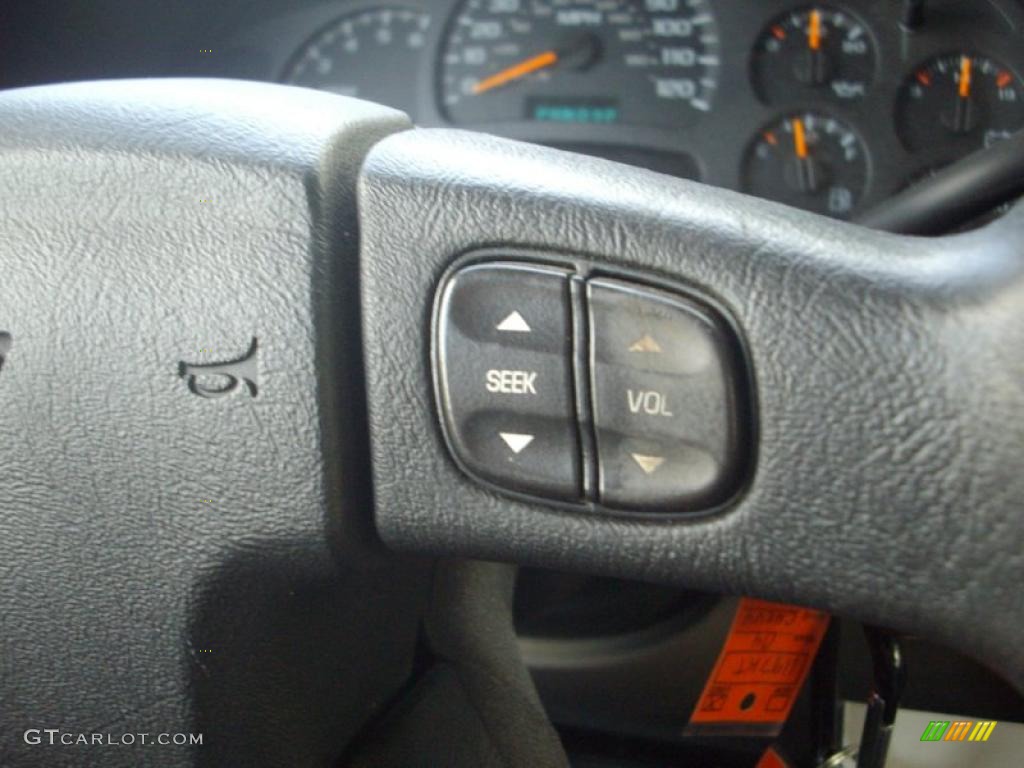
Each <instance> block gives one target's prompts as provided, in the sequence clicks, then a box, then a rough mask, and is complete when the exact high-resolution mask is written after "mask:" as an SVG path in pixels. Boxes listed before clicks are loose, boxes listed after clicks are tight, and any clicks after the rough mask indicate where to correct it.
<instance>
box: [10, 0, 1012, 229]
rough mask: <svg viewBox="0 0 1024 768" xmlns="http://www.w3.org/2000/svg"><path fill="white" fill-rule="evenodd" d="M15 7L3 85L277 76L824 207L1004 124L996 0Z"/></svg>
mask: <svg viewBox="0 0 1024 768" xmlns="http://www.w3.org/2000/svg"><path fill="white" fill-rule="evenodd" d="M26 5H31V7H32V8H34V9H35V10H32V9H29V10H24V9H20V10H19V9H15V10H8V11H7V14H8V16H10V18H7V19H5V23H6V26H7V28H8V29H13V30H14V35H13V38H12V44H11V45H10V46H8V49H7V58H6V60H4V59H3V57H2V54H0V63H2V64H3V70H2V72H3V76H4V77H5V78H6V80H7V81H8V82H7V83H5V84H7V85H17V84H29V83H32V82H46V81H49V80H62V79H63V80H69V79H84V78H88V77H97V76H98V77H111V76H113V77H126V76H139V75H176V74H187V75H193V76H194V75H211V76H230V77H242V78H247V79H258V80H271V81H280V82H288V83H294V84H297V85H301V86H307V87H311V88H318V89H324V90H330V91H335V92H338V93H343V94H348V95H353V96H359V97H362V98H366V99H370V100H373V101H379V102H382V103H384V104H388V105H392V106H395V107H397V108H399V109H402V110H404V111H406V112H407V113H409V115H410V116H411V117H412V118H413V120H414V121H415V122H416V123H417V124H419V125H422V126H444V127H459V128H464V129H468V130H475V131H486V132H489V133H493V134H497V135H501V136H506V137H510V138H514V139H520V140H524V141H530V142H538V143H543V144H547V145H551V146H555V147H559V148H563V149H568V150H572V151H577V152H582V153H585V154H592V155H597V156H602V157H606V158H609V159H613V160H617V161H620V162H625V163H629V164H632V165H638V166H642V167H646V168H649V169H652V170H655V171H659V172H662V173H667V174H670V175H674V176H680V177H684V178H690V179H694V180H699V181H702V182H705V183H708V184H713V185H716V186H721V187H726V188H730V189H736V190H741V191H745V192H749V193H751V194H754V195H758V196H761V197H765V198H770V199H774V200H779V201H781V202H785V203H787V204H789V205H794V206H797V207H801V208H805V209H808V210H812V211H816V212H818V213H822V214H825V215H829V216H834V217H837V218H855V217H856V215H857V214H858V212H860V211H863V210H866V209H868V208H870V207H872V206H875V205H878V204H879V203H881V202H882V201H884V200H885V199H886V198H888V197H890V196H892V195H893V194H895V193H897V192H899V191H900V190H902V189H903V188H905V187H906V186H908V185H909V184H912V183H913V182H914V181H916V180H919V179H921V178H924V177H925V176H927V175H928V174H930V173H933V172H935V171H936V170H938V169H941V168H942V167H944V166H946V165H948V164H950V163H951V162H953V161H955V160H957V159H959V158H961V157H963V156H965V155H967V154H970V153H971V152H972V151H974V150H976V149H980V148H982V147H984V146H986V145H989V144H991V143H993V142H996V141H999V140H1000V139H1001V138H1004V137H1006V136H1007V135H1009V134H1010V133H1011V132H1013V131H1015V130H1017V129H1020V128H1022V127H1024V79H1022V74H1024V5H1022V4H1021V3H1019V2H1018V1H1017V0H970V1H967V0H925V1H924V2H921V1H920V0H918V1H916V2H915V0H907V1H903V0H860V1H854V0H845V1H844V2H828V3H821V4H808V3H802V2H799V0H796V2H794V1H793V0H761V1H759V2H750V0H350V1H346V0H337V1H336V2H329V3H315V4H296V3H288V2H283V1H282V0H273V1H271V0H262V1H261V2H226V3H223V4H218V7H217V8H214V9H211V8H209V7H208V6H204V5H201V4H199V3H191V2H186V3H183V4H181V5H180V6H176V8H175V9H174V11H173V13H172V12H171V11H160V10H158V9H147V10H144V11H143V10H140V6H139V5H138V4H135V5H133V4H130V3H126V2H123V1H122V2H109V1H108V2H100V3H98V4H96V5H95V6H91V7H90V8H89V9H88V10H81V9H77V10H76V9H72V10H68V9H66V8H61V7H60V5H61V4H58V3H51V2H44V3H40V4H39V5H36V4H26ZM48 5H52V6H53V7H47V6H48ZM143 5H144V6H148V4H143ZM160 13H163V14H164V15H163V16H160V15H159V14H160ZM82 14H85V15H84V16H83V15H82ZM62 16H64V17H66V18H64V19H61V17H62ZM58 22H59V27H58ZM46 25H49V26H50V30H46V29H42V28H41V27H44V26H46ZM126 33H127V37H126ZM76 34H77V37H76ZM86 35H88V36H89V37H90V38H91V39H95V40H98V41H99V42H98V43H95V44H94V45H95V47H94V49H92V50H89V49H84V48H83V42H82V40H80V39H79V38H80V37H84V36H86ZM115 41H116V50H115ZM33 45H35V52H36V55H35V56H33V55H32V54H33V47H32V46H33ZM55 50H60V52H61V56H60V57H59V59H58V60H57V61H54V59H53V57H49V58H48V57H47V55H46V54H52V52H53V51H55ZM40 54H42V55H40ZM48 68H49V69H48Z"/></svg>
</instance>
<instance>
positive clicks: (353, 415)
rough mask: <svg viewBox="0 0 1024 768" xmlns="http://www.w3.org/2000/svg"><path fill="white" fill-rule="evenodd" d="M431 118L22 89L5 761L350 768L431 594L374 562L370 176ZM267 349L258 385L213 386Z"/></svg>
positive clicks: (112, 86)
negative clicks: (380, 151) (387, 141)
mask: <svg viewBox="0 0 1024 768" xmlns="http://www.w3.org/2000/svg"><path fill="white" fill-rule="evenodd" d="M405 127H407V123H406V121H405V118H404V116H403V115H400V114H399V113H397V112H394V111H391V110H387V109H384V108H382V107H376V106H372V105H369V104H366V103H362V102H355V101H352V100H347V99H343V98H340V97H334V96H328V95H326V94H318V93H314V92H312V91H303V90H299V89H288V88H283V87H275V86H267V85H257V84H253V83H241V82H209V81H133V82H122V83H116V82H112V83H102V84H100V83H86V84H80V85H71V86H60V87H54V88H40V89H30V90H24V91H11V92H7V93H4V94H2V95H0V331H2V332H4V333H8V334H10V338H11V339H12V340H13V343H12V344H11V345H10V346H9V349H8V350H5V351H6V354H5V357H6V360H5V362H4V363H3V366H2V368H0V486H2V487H0V765H4V766H34V765H40V766H48V767H49V766H64V765H103V766H150V765H152V766H185V765H204V766H228V765H287V766H296V765H325V764H327V763H328V762H330V761H331V760H332V759H334V758H335V757H336V756H337V755H339V754H340V752H341V751H342V750H343V749H344V747H345V745H346V744H347V742H348V740H349V738H350V737H351V734H352V733H353V731H354V730H355V729H356V728H358V727H359V726H360V724H362V723H363V722H364V721H365V720H366V718H367V717H369V716H371V715H372V714H373V713H375V712H377V711H379V709H380V708H381V707H382V705H383V704H384V703H385V702H386V700H387V699H388V697H389V696H391V695H392V694H393V693H394V691H395V689H396V687H397V686H398V685H400V684H401V683H402V682H403V681H404V678H405V676H406V674H407V673H408V670H409V665H410V663H411V662H410V659H411V653H412V648H413V642H414V635H415V629H416V621H417V610H416V608H417V602H418V600H419V597H420V596H421V594H422V590H420V589H419V587H420V586H421V585H422V586H425V582H422V581H421V580H420V579H419V578H417V571H416V570H414V569H411V568H410V567H409V566H408V565H407V564H403V562H402V561H400V560H395V559H394V558H392V557H388V556H386V555H387V553H386V552H385V551H384V550H383V549H382V548H380V547H379V544H377V546H375V545H374V544H375V540H374V538H373V535H372V520H371V516H370V490H369V486H368V483H367V473H368V470H367V466H366V459H365V452H366V447H365V425H364V424H363V423H362V421H361V419H362V414H363V411H362V410H361V404H362V402H363V394H362V393H363V390H362V377H361V374H360V371H361V363H360V360H359V354H358V345H357V344H355V343H354V339H355V338H356V335H357V334H358V304H357V299H358V296H357V294H356V292H355V287H354V282H353V280H352V279H351V277H352V275H353V273H354V272H355V269H356V265H355V259H356V242H355V240H356V229H355V225H356V222H355V215H354V208H353V206H352V203H353V193H354V189H355V186H354V185H355V171H356V169H357V168H358V166H359V163H360V162H361V161H362V158H363V156H364V154H365V151H366V149H367V147H368V146H369V145H370V144H372V143H373V142H374V141H376V140H377V139H379V138H380V137H381V136H382V135H384V134H386V133H389V132H392V131H396V130H402V129H404V128H405ZM339 275H344V276H345V279H344V280H341V279H339V277H338V276H339ZM254 337H255V338H257V339H258V348H257V351H256V354H257V355H258V360H257V365H256V366H252V367H249V368H245V369H243V370H244V373H245V374H246V375H247V376H255V377H256V378H258V387H257V389H256V396H255V397H254V396H253V394H252V392H251V390H250V389H249V387H248V386H247V385H245V383H244V382H240V386H238V387H236V389H235V390H234V391H233V392H231V393H230V394H228V395H225V396H223V397H217V398H206V397H198V396H196V394H194V393H193V392H192V391H190V389H189V386H188V381H187V379H186V378H185V377H183V376H182V375H181V373H182V371H181V370H179V367H180V364H181V363H185V364H204V363H229V362H231V361H237V360H239V359H240V358H242V357H244V356H245V354H246V353H247V351H249V348H250V343H251V341H252V339H253V338H254ZM207 383H208V384H210V385H211V386H220V385H222V384H224V383H226V380H225V379H223V378H221V379H217V380H212V381H210V382H207ZM45 728H51V729H52V728H59V729H61V730H62V732H64V733H69V734H72V735H73V736H76V735H77V734H81V733H84V734H93V733H99V734H104V735H106V734H111V735H112V737H113V738H114V739H115V740H118V739H121V735H122V734H125V733H131V734H140V733H148V734H150V739H151V740H155V739H156V738H157V736H158V734H160V733H171V734H174V733H182V732H184V733H189V732H191V733H197V734H202V737H203V745H202V747H195V748H191V747H176V746H158V745H150V746H141V745H140V744H139V743H138V739H137V738H136V743H135V745H134V746H115V747H99V746H81V745H77V746H59V745H58V746H49V745H48V744H47V742H46V739H48V737H47V735H46V734H42V735H41V736H42V738H43V739H44V742H43V744H41V745H32V744H28V743H26V741H25V739H24V732H25V731H26V730H28V729H45Z"/></svg>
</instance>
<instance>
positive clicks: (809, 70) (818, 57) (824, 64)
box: [750, 6, 876, 104]
mask: <svg viewBox="0 0 1024 768" xmlns="http://www.w3.org/2000/svg"><path fill="white" fill-rule="evenodd" d="M875 58H876V57H875V46H874V43H873V42H872V39H871V35H870V34H868V31H867V28H866V27H865V26H864V24H862V23H861V22H860V21H858V20H857V19H856V17H854V16H852V15H851V14H849V13H845V12H843V11H839V10H835V9H833V8H828V7H826V6H814V7H809V8H803V9H801V10H796V11H792V12H791V13H787V14H785V15H783V16H780V17H778V18H777V19H775V20H773V21H772V22H771V23H770V24H769V25H768V26H767V28H766V29H765V30H764V32H762V33H761V36H760V37H759V38H758V41H757V44H756V45H755V46H754V55H753V58H752V59H751V64H750V66H751V77H752V78H753V81H754V90H756V91H757V94H758V96H759V97H760V98H761V100H762V101H764V102H765V103H767V104H780V103H783V102H786V101H788V102H790V103H792V102H793V101H796V100H807V99H829V100H833V101H856V100H857V99H862V98H863V97H864V95H865V94H866V93H867V91H868V88H869V87H870V86H871V81H872V80H873V79H874V72H875Z"/></svg>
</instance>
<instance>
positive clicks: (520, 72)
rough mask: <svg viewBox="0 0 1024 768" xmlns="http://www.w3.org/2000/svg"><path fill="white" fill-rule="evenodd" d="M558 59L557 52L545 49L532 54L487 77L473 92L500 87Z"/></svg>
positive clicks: (478, 83) (474, 87) (482, 91)
mask: <svg viewBox="0 0 1024 768" xmlns="http://www.w3.org/2000/svg"><path fill="white" fill-rule="evenodd" d="M557 61H558V54H557V53H555V52H554V51H544V53H539V54H537V55H536V56H531V57H530V58H529V59H526V60H525V61H521V62H519V63H518V64H513V65H512V66H511V67H509V68H508V69H503V70H501V72H497V73H495V74H493V75H491V76H490V77H485V78H484V79H483V80H480V81H479V82H477V84H476V85H474V86H473V93H474V94H479V93H484V92H485V91H489V90H491V89H492V88H498V87H499V86H502V85H505V83H511V82H512V81H513V80H518V79H519V78H520V77H525V76H526V75H528V74H530V73H531V72H536V71H537V70H539V69H544V68H545V67H550V66H551V65H552V64H555V63H556V62H557Z"/></svg>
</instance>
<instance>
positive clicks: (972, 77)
mask: <svg viewBox="0 0 1024 768" xmlns="http://www.w3.org/2000/svg"><path fill="white" fill-rule="evenodd" d="M897 127H898V130H899V134H900V137H901V138H902V140H903V143H904V144H905V145H906V147H907V149H909V150H911V151H912V152H916V151H920V150H925V149H928V150H936V151H938V152H939V153H940V154H942V155H943V156H944V158H945V159H946V160H947V161H950V160H954V159H957V158H959V157H960V156H962V155H966V154H969V153H971V152H973V151H974V150H976V149H981V148H982V147H987V146H990V145H991V144H993V143H994V142H997V141H999V140H1000V139H1005V138H1006V137H1007V136H1009V135H1010V134H1011V133H1013V132H1014V131H1016V130H1019V129H1020V128H1024V88H1022V86H1021V80H1020V78H1019V77H1017V76H1016V75H1015V74H1014V73H1013V72H1012V71H1011V70H1010V69H1009V68H1007V67H1005V66H1003V65H1002V64H1000V63H998V62H996V61H993V60H992V59H990V58H988V57H986V56H975V55H972V54H969V53H952V54H948V55H946V56H940V57H939V58H937V59H933V60H932V61H930V62H927V63H926V64H925V65H924V66H922V67H920V68H919V69H917V70H916V71H915V72H913V73H912V74H911V75H910V77H909V78H908V79H907V81H906V83H904V85H903V88H902V90H901V91H900V101H899V107H898V111H897Z"/></svg>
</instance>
